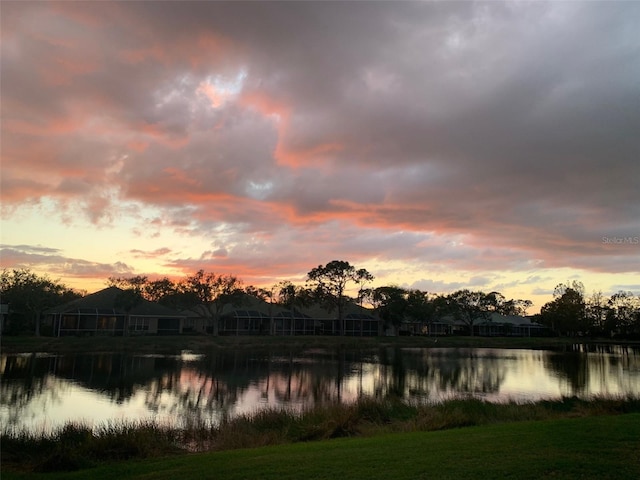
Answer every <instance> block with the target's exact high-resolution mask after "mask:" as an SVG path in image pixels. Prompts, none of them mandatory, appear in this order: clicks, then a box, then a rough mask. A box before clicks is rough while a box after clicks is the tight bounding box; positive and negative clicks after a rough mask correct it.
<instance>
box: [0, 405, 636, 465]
mask: <svg viewBox="0 0 640 480" xmlns="http://www.w3.org/2000/svg"><path fill="white" fill-rule="evenodd" d="M629 413H636V414H640V398H619V399H607V398H600V399H594V400H589V401H587V400H581V399H578V398H564V399H562V400H557V401H544V402H537V403H526V404H521V403H506V404H493V403H488V402H484V401H481V400H476V399H465V400H450V401H447V402H444V403H441V404H435V405H411V404H407V403H404V402H402V401H400V400H397V399H387V400H374V399H363V400H360V401H359V402H356V403H353V404H347V405H345V404H336V405H332V406H329V407H316V408H312V409H308V410H306V411H304V412H302V413H301V414H294V413H292V412H291V411H287V410H276V409H267V410H261V411H258V412H256V413H255V414H253V415H242V416H239V417H235V418H232V419H229V420H225V421H223V422H222V423H221V424H220V425H218V426H212V425H208V424H207V423H205V422H199V421H198V420H197V419H196V420H193V421H192V423H191V424H190V425H184V426H181V427H175V426H166V425H158V424H156V423H154V422H138V423H136V422H121V423H111V424H107V425H104V426H102V427H98V428H97V429H93V428H91V427H89V426H86V425H82V424H76V423H70V424H67V425H65V426H64V427H62V428H61V429H58V430H56V431H53V432H49V433H44V432H43V433H40V434H34V433H28V432H21V431H17V432H16V431H13V430H5V431H3V432H2V438H1V445H0V447H1V451H2V460H3V464H2V470H3V471H11V470H20V471H23V472H60V471H77V470H85V471H87V469H90V468H92V467H95V466H98V465H101V464H105V463H106V464H110V463H113V462H118V461H121V460H125V459H133V458H138V459H141V458H151V457H164V456H167V455H177V454H183V455H184V454H186V453H187V452H188V451H191V452H194V451H199V452H205V451H228V450H234V449H247V448H257V447H264V446H269V445H287V444H295V443H305V444H308V443H313V442H311V441H316V443H319V442H317V441H324V440H329V439H335V438H343V437H352V438H355V437H376V436H381V435H387V434H389V433H414V432H424V431H434V430H446V429H455V428H460V427H468V426H482V425H492V424H500V423H509V422H523V421H532V420H535V421H546V420H550V419H559V418H568V417H573V418H575V417H587V416H603V415H612V414H617V415H622V414H629Z"/></svg>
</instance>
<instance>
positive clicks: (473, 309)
mask: <svg viewBox="0 0 640 480" xmlns="http://www.w3.org/2000/svg"><path fill="white" fill-rule="evenodd" d="M447 305H448V308H449V312H450V314H451V315H453V317H454V318H455V319H456V320H459V321H461V322H462V323H464V324H465V325H466V326H467V327H468V329H469V335H472V336H473V334H474V331H473V326H474V324H475V323H476V322H478V321H482V320H486V319H488V318H489V317H490V316H491V312H490V300H489V298H488V296H487V294H485V293H483V292H480V291H476V292H473V291H471V290H466V289H465V290H458V291H457V292H453V293H452V294H450V295H448V296H447Z"/></svg>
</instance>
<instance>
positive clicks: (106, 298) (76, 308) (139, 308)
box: [45, 287, 182, 317]
mask: <svg viewBox="0 0 640 480" xmlns="http://www.w3.org/2000/svg"><path fill="white" fill-rule="evenodd" d="M124 293H125V290H122V289H121V288H118V287H107V288H105V289H103V290H99V291H97V292H95V293H92V294H90V295H86V296H84V297H82V298H78V299H76V300H72V301H70V302H68V303H65V304H63V305H58V306H57V307H53V308H50V309H49V310H47V311H46V312H45V313H46V314H56V313H93V312H96V313H103V314H106V313H111V314H116V315H126V314H127V311H126V309H125V308H124V307H123V306H122V295H123V294H124ZM128 313H129V315H133V316H147V317H152V316H153V317H181V316H182V315H181V314H180V313H178V312H177V311H176V310H173V309H171V308H168V307H165V306H164V305H160V304H159V303H154V302H150V301H148V300H144V299H140V300H139V301H138V302H137V303H136V304H135V305H134V306H133V307H132V308H131V309H130V310H129V312H128Z"/></svg>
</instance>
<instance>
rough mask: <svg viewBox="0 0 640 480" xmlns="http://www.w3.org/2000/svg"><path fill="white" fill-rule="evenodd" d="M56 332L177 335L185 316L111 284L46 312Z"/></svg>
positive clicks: (61, 334)
mask: <svg viewBox="0 0 640 480" xmlns="http://www.w3.org/2000/svg"><path fill="white" fill-rule="evenodd" d="M45 322H46V323H48V324H49V325H50V326H51V327H52V331H53V335H54V336H56V337H61V336H65V335H115V336H123V335H148V334H153V335H175V334H179V333H182V328H183V322H184V316H183V315H181V314H180V313H179V312H177V311H175V310H172V309H170V308H167V307H165V306H163V305H160V304H158V303H154V302H149V301H148V300H144V299H140V298H132V297H131V295H130V294H129V293H128V292H126V291H125V290H122V289H120V288H118V287H108V288H105V289H103V290H100V291H98V292H95V293H93V294H91V295H87V296H85V297H82V298H79V299H76V300H73V301H71V302H68V303H65V304H64V305H60V306H58V307H54V308H51V309H49V310H47V311H46V312H45Z"/></svg>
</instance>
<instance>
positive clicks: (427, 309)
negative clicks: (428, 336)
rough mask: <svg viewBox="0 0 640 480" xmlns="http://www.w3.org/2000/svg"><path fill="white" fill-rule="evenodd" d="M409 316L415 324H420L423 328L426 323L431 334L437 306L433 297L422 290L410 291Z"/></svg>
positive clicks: (408, 294)
mask: <svg viewBox="0 0 640 480" xmlns="http://www.w3.org/2000/svg"><path fill="white" fill-rule="evenodd" d="M407 315H408V316H409V317H411V318H412V319H413V320H414V321H415V322H420V324H421V325H422V326H423V327H424V324H425V323H426V324H427V325H428V332H431V331H432V329H433V326H432V324H433V321H434V319H435V305H434V303H433V301H432V296H431V295H430V294H429V293H428V292H424V291H422V290H417V289H414V290H409V291H408V292H407Z"/></svg>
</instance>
